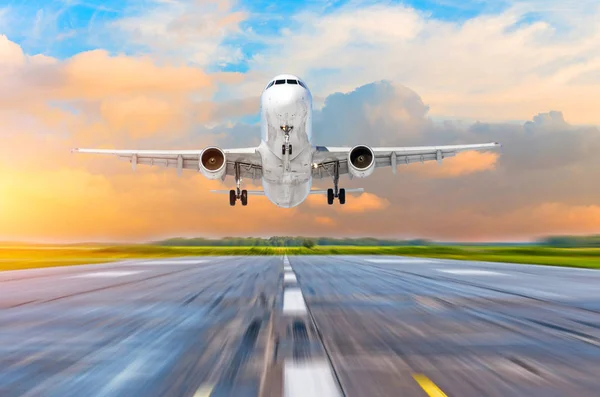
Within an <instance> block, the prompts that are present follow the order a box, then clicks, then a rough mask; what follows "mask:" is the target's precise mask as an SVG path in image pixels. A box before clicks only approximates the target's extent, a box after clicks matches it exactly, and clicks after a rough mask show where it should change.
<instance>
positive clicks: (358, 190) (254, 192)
mask: <svg viewBox="0 0 600 397" xmlns="http://www.w3.org/2000/svg"><path fill="white" fill-rule="evenodd" d="M364 191H365V189H363V188H362V187H360V188H356V189H346V193H363V192H364ZM210 192H211V193H217V194H229V190H211V191H210ZM308 194H327V190H326V189H325V190H317V189H315V190H311V191H310V193H308ZM264 195H265V192H264V191H263V190H248V196H264Z"/></svg>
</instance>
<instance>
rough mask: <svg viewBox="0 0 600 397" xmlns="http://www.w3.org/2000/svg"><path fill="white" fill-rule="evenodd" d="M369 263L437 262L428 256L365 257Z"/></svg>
mask: <svg viewBox="0 0 600 397" xmlns="http://www.w3.org/2000/svg"><path fill="white" fill-rule="evenodd" d="M365 261H367V262H371V263H423V262H437V260H436V259H429V258H419V259H417V258H390V259H365Z"/></svg>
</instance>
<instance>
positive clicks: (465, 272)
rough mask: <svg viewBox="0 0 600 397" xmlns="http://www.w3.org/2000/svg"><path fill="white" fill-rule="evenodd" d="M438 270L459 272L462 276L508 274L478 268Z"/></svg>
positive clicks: (441, 270)
mask: <svg viewBox="0 0 600 397" xmlns="http://www.w3.org/2000/svg"><path fill="white" fill-rule="evenodd" d="M437 271H438V272H442V273H450V274H459V275H462V276H506V274H504V273H498V272H492V271H489V270H478V269H437Z"/></svg>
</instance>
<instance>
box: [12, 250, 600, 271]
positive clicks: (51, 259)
mask: <svg viewBox="0 0 600 397" xmlns="http://www.w3.org/2000/svg"><path fill="white" fill-rule="evenodd" d="M284 253H287V254H288V255H406V256H417V257H429V258H446V259H467V260H481V261H490V262H512V263H530V264H540V265H553V266H573V267H585V268H600V249H598V248H584V249H578V248H549V247H531V246H529V247H485V246H438V245H431V246H402V247H349V246H317V247H314V248H311V249H309V248H304V247H289V248H284V247H164V246H154V245H119V246H27V245H7V246H2V247H0V270H13V269H28V268H38V267H51V266H68V265H78V264H89V263H104V262H112V261H118V260H123V259H133V258H158V257H177V256H195V255H198V256H205V255H283V254H284Z"/></svg>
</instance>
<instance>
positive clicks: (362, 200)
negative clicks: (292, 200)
mask: <svg viewBox="0 0 600 397" xmlns="http://www.w3.org/2000/svg"><path fill="white" fill-rule="evenodd" d="M346 197H347V199H346V200H347V201H346V204H345V205H338V201H337V200H335V201H334V204H335V206H334V207H332V206H329V205H328V204H327V200H326V197H325V196H324V195H312V196H309V197H308V199H307V205H308V206H310V207H312V208H327V209H329V210H335V211H337V212H338V213H363V212H373V211H381V210H383V209H385V208H387V207H388V206H389V205H390V202H389V201H388V200H386V199H382V198H380V197H377V196H376V195H374V194H372V193H367V192H365V193H361V194H360V195H354V194H350V193H348V194H347V196H346ZM321 218H323V217H321ZM327 219H331V218H329V217H327ZM321 220H322V219H321Z"/></svg>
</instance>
